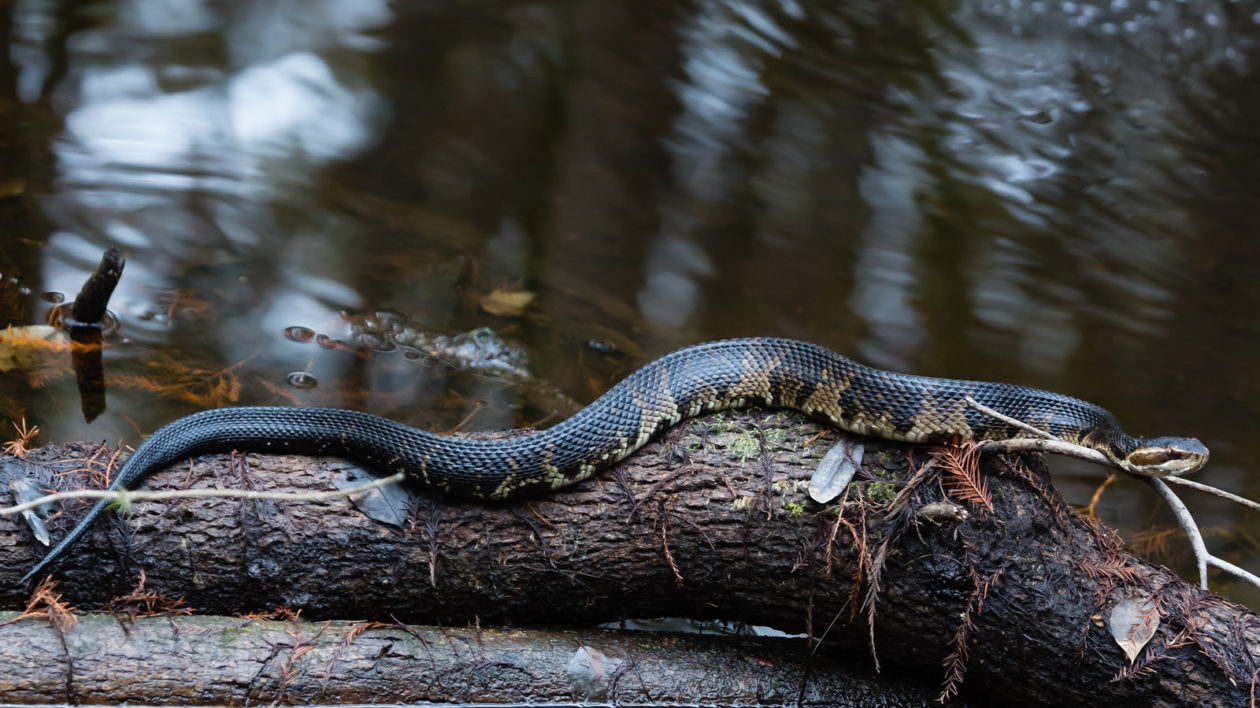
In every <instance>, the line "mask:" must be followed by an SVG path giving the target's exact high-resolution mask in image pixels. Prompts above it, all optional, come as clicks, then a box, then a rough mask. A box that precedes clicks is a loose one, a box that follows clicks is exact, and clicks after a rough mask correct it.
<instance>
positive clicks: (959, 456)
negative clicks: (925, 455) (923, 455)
mask: <svg viewBox="0 0 1260 708" xmlns="http://www.w3.org/2000/svg"><path fill="white" fill-rule="evenodd" d="M932 455H933V457H935V458H936V463H937V464H938V465H940V467H941V469H943V470H945V486H946V487H948V488H949V492H950V494H952V495H954V496H955V497H957V498H959V499H961V500H963V501H967V502H971V503H972V504H975V505H977V506H982V507H984V508H985V509H987V510H988V511H990V512H992V511H993V495H992V494H990V493H989V483H988V480H986V479H985V477H984V474H983V473H982V472H981V471H980V453H979V452H978V448H977V447H976V445H975V444H974V443H970V442H968V443H962V444H958V445H945V446H942V447H940V448H939V449H937V450H936V451H934V452H933V453H932Z"/></svg>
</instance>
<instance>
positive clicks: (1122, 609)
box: [1109, 590, 1159, 664]
mask: <svg viewBox="0 0 1260 708" xmlns="http://www.w3.org/2000/svg"><path fill="white" fill-rule="evenodd" d="M1109 624H1110V628H1111V637H1112V638H1113V639H1115V640H1116V644H1119V645H1120V649H1121V650H1122V651H1124V655H1125V656H1127V657H1129V663H1130V664H1132V663H1133V660H1134V659H1136V658H1137V655H1138V654H1140V653H1141V652H1142V647H1145V646H1146V643H1147V642H1149V641H1150V640H1151V637H1153V636H1155V630H1156V629H1159V608H1157V607H1156V606H1155V601H1154V600H1153V599H1151V596H1150V595H1148V594H1146V593H1145V592H1142V591H1140V590H1130V591H1128V592H1126V593H1125V594H1123V595H1121V597H1120V599H1119V600H1117V601H1116V604H1115V605H1113V606H1112V607H1111V620H1110V623H1109Z"/></svg>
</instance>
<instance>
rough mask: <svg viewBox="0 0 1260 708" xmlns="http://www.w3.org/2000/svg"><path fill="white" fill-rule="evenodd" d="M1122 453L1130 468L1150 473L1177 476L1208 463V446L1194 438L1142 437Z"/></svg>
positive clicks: (1125, 466) (1127, 466)
mask: <svg viewBox="0 0 1260 708" xmlns="http://www.w3.org/2000/svg"><path fill="white" fill-rule="evenodd" d="M1137 442H1138V445H1137V447H1135V448H1133V450H1131V451H1130V452H1129V454H1127V455H1125V456H1124V463H1123V466H1124V468H1125V469H1127V470H1128V471H1130V472H1135V473H1137V474H1144V475H1148V476H1151V477H1180V476H1181V475H1184V474H1190V473H1191V472H1197V471H1198V470H1199V468H1201V467H1203V465H1205V464H1207V461H1208V449H1207V446H1205V445H1204V444H1203V443H1201V442H1199V441H1198V439H1196V438H1170V437H1162V438H1145V439H1142V440H1138V441H1137Z"/></svg>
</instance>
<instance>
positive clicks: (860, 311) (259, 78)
mask: <svg viewBox="0 0 1260 708" xmlns="http://www.w3.org/2000/svg"><path fill="white" fill-rule="evenodd" d="M824 8H825V9H824ZM0 9H2V10H3V12H2V13H0V38H3V41H4V42H5V43H6V51H5V52H3V53H0V246H2V248H0V273H3V275H4V287H3V292H0V316H2V317H3V320H2V321H0V326H3V325H6V324H10V323H12V324H14V325H18V326H21V325H25V324H31V323H39V322H43V321H44V320H45V319H46V317H47V315H48V311H49V310H50V309H51V307H52V305H51V304H50V303H49V302H48V300H47V298H46V297H41V295H43V294H45V293H55V292H61V293H66V294H67V295H68V296H70V297H73V294H74V292H76V291H77V290H78V288H79V286H80V284H81V283H82V281H83V279H84V278H85V276H86V275H87V273H89V272H90V271H91V269H92V268H93V267H94V265H95V263H96V261H97V259H98V258H99V257H100V255H101V252H102V250H103V249H104V248H105V247H106V246H107V245H110V244H114V245H117V246H119V247H120V248H121V249H122V250H123V251H124V252H125V255H126V257H127V259H128V264H127V269H126V273H125V277H124V279H123V282H122V284H121V286H120V287H119V289H118V292H117V293H116V294H115V297H114V300H113V302H112V305H111V309H112V311H113V313H114V314H115V315H116V317H117V320H118V329H117V330H116V331H114V332H112V333H111V334H110V335H109V336H108V337H107V343H108V345H109V346H108V348H107V350H106V370H107V374H106V376H107V377H106V382H107V385H108V391H109V393H108V399H107V401H108V406H109V407H108V410H107V411H106V413H105V414H104V415H102V416H101V417H99V418H97V419H96V420H95V421H93V422H92V423H90V424H87V423H85V422H84V420H83V416H82V415H81V414H80V413H79V400H78V392H77V388H76V384H75V381H74V378H73V375H72V374H71V372H70V369H69V367H68V365H67V364H65V362H62V361H60V360H57V361H42V362H41V363H40V364H39V366H38V367H37V369H36V370H35V371H32V370H30V369H29V368H25V369H24V368H19V369H14V370H11V371H8V372H5V373H0V425H3V426H4V428H5V429H6V432H5V434H4V435H3V436H7V434H8V428H9V421H10V420H17V419H20V418H21V417H23V416H25V418H26V419H27V420H28V421H29V422H32V423H35V424H37V425H39V427H40V428H41V430H42V434H41V436H40V437H39V438H38V439H37V441H65V440H71V439H88V440H106V441H110V442H119V441H121V442H125V443H128V444H133V445H134V444H136V443H138V442H139V441H140V440H142V439H143V436H144V435H146V434H148V433H149V432H151V431H153V430H154V429H156V428H157V427H159V426H160V425H161V424H163V423H165V422H167V421H169V420H171V419H173V418H175V417H177V416H179V415H182V414H185V413H189V412H192V411H193V410H196V409H197V408H199V407H203V406H207V405H228V404H252V403H265V404H284V405H290V404H303V405H313V404H319V405H344V406H350V407H355V408H360V409H364V410H369V411H372V412H375V413H379V414H382V415H388V416H391V417H395V418H398V419H400V420H404V421H406V422H409V423H412V424H415V425H420V426H424V427H427V428H432V429H436V430H447V429H450V428H453V427H455V426H457V425H461V424H462V425H463V427H464V428H467V429H485V428H500V427H508V426H512V425H520V424H528V423H539V422H542V423H544V424H545V423H546V422H548V421H549V420H553V419H554V418H555V416H556V413H555V412H554V411H553V410H549V409H548V407H547V406H546V405H540V404H537V403H536V402H531V401H529V400H524V399H518V396H517V392H516V390H515V389H514V388H513V387H512V386H510V385H504V384H502V383H496V382H495V381H493V380H492V379H487V377H485V376H482V375H472V376H469V375H464V374H460V373H458V372H454V371H452V369H451V368H450V367H449V366H448V365H446V364H444V363H443V362H442V361H439V360H434V359H433V358H431V357H425V356H421V357H417V358H411V357H408V356H407V355H406V352H404V351H402V350H395V351H392V352H381V351H373V350H364V349H362V348H360V347H358V346H357V345H356V342H355V340H354V339H353V338H352V337H351V336H350V335H351V334H352V332H351V326H352V325H353V323H354V322H355V321H356V320H354V318H353V317H352V316H351V315H354V314H356V313H371V312H376V311H388V312H391V313H396V314H397V316H399V317H405V318H406V320H407V321H408V322H409V323H411V324H412V325H413V326H415V327H419V328H423V329H425V330H426V331H432V332H442V333H448V334H451V333H458V332H465V331H469V330H473V329H476V328H480V327H489V328H491V329H492V330H493V331H494V332H495V333H497V334H498V335H500V336H502V337H504V338H508V339H510V340H511V341H514V342H518V343H520V345H521V346H523V347H524V348H525V349H526V350H527V351H528V352H529V354H530V356H531V359H530V364H529V370H530V371H531V373H532V375H533V376H535V377H537V380H539V381H543V382H546V383H547V384H548V385H549V386H554V387H556V388H557V389H558V390H560V391H563V392H564V393H565V394H566V395H567V396H569V397H571V398H573V399H576V400H577V401H579V402H585V401H588V400H590V399H591V398H593V397H595V396H596V395H598V394H599V393H600V392H601V391H602V390H604V389H605V388H607V387H608V386H609V385H610V384H611V382H613V381H615V380H616V379H617V378H619V377H620V376H622V375H624V374H625V373H626V372H628V371H629V370H631V369H632V368H633V367H635V366H637V365H639V364H641V363H643V362H645V361H647V360H649V359H651V358H652V357H654V356H656V355H658V354H660V353H663V352H665V351H667V350H669V349H672V348H674V347H677V346H681V345H685V344H688V343H693V342H696V341H700V340H705V339H711V338H716V337H727V336H742V335H779V336H789V337H797V338H801V339H808V340H812V341H815V342H818V343H820V344H823V345H826V346H828V347H831V348H833V349H835V350H837V351H840V352H843V353H846V354H849V355H850V356H853V357H855V358H857V359H859V360H862V361H864V362H867V363H870V364H874V365H877V366H881V367H886V368H891V369H897V370H902V371H911V372H915V373H921V374H930V375H938V376H949V377H959V378H980V379H990V380H1002V381H1009V382H1014V383H1020V384H1027V385H1033V386H1039V387H1043V388H1050V389H1054V390H1056V391H1060V392H1063V393H1067V394H1071V395H1076V396H1079V397H1083V398H1086V399H1089V400H1092V401H1095V402H1097V403H1099V404H1101V405H1104V406H1105V407H1107V408H1109V409H1111V410H1112V411H1113V412H1115V413H1116V414H1117V415H1118V416H1119V417H1120V419H1121V420H1122V421H1123V422H1124V424H1125V426H1126V427H1127V428H1128V429H1129V431H1130V432H1132V433H1135V434H1177V435H1195V436H1198V437H1200V438H1202V439H1203V440H1204V442H1205V443H1206V444H1207V445H1208V446H1209V447H1210V448H1211V449H1212V453H1213V457H1212V462H1211V464H1210V466H1209V468H1208V469H1207V470H1205V471H1204V472H1203V473H1201V480H1202V481H1206V482H1208V483H1211V484H1215V485H1218V486H1222V487H1225V488H1227V489H1230V490H1233V491H1236V492H1239V493H1243V494H1246V495H1249V496H1252V497H1256V496H1260V482H1257V479H1258V476H1257V474H1256V473H1255V470H1256V468H1257V464H1258V463H1260V455H1258V454H1257V452H1256V451H1253V450H1252V449H1251V444H1250V442H1251V440H1252V439H1253V438H1254V437H1255V435H1256V433H1257V431H1260V415H1258V413H1260V383H1257V380H1258V378H1257V373H1258V372H1260V318H1258V317H1257V307H1258V305H1260V286H1258V284H1257V283H1258V281H1260V220H1258V219H1257V218H1256V215H1255V214H1256V211H1255V208H1256V207H1255V204H1256V194H1257V187H1258V186H1260V91H1257V90H1256V87H1257V86H1258V85H1260V83H1258V82H1257V74H1258V73H1260V52H1258V47H1257V45H1258V42H1257V40H1258V39H1260V3H1258V2H1257V1H1256V0H1239V1H1237V2H1234V1H1232V0H1226V1H1220V2H1169V1H1167V0H1150V1H1149V2H1141V1H1139V0H1112V1H1110V2H1098V3H1084V2H1075V1H1064V2H1044V1H1037V2H1029V1H1028V0H1006V1H1004V2H961V3H940V2H930V1H919V2H905V3H889V2H883V1H867V2H845V3H817V4H815V3H801V2H793V1H791V0H775V1H771V0H748V1H746V2H736V1H733V0H732V1H729V2H664V1H660V0H638V1H636V2H634V3H593V2H580V1H574V2H561V1H556V0H553V1H548V2H397V3H392V2H386V1H384V0H270V1H263V2H237V3H220V2H214V3H211V2H197V1H193V0H167V1H160V0H153V1H146V0H127V1H124V0H116V1H115V0H111V1H107V2H105V1H103V2H62V3H53V2H40V1H35V0H0ZM495 290H506V291H524V292H529V293H532V294H534V296H535V299H534V301H533V302H532V303H531V304H530V306H529V307H528V309H526V310H525V311H524V312H523V313H521V314H516V315H506V316H505V315H495V314H491V312H488V311H487V309H486V307H484V306H483V302H484V301H483V298H484V296H486V295H487V294H488V293H491V292H493V291H495ZM342 313H349V314H342ZM289 327H305V328H309V329H310V330H312V331H313V332H317V333H320V334H326V335H328V336H329V337H330V338H332V339H342V340H344V341H345V342H346V343H345V344H344V345H342V346H337V345H335V344H334V345H332V346H330V347H328V348H325V347H323V346H320V345H319V344H317V343H315V342H312V341H305V342H304V341H298V340H300V339H301V338H300V337H296V338H295V337H289V336H286V335H285V330H286V328H289ZM0 354H2V353H0ZM294 372H307V373H308V375H309V376H310V379H309V380H311V381H315V382H317V385H315V386H314V387H313V388H304V387H301V386H298V385H294V383H293V381H294V380H295V379H294V377H292V376H290V375H291V374H293V373H294ZM465 373H466V372H465ZM3 436H0V437H3ZM1056 470H1057V471H1058V475H1057V477H1056V483H1057V484H1058V486H1059V487H1060V489H1061V490H1063V492H1064V493H1065V495H1067V497H1068V498H1069V500H1070V501H1072V502H1074V503H1079V504H1084V503H1086V502H1088V500H1089V498H1090V495H1091V494H1092V492H1093V490H1094V488H1095V487H1096V486H1097V485H1098V484H1099V483H1100V482H1101V481H1102V479H1103V473H1102V472H1101V471H1099V470H1097V469H1094V468H1091V467H1089V466H1087V465H1084V464H1079V463H1073V462H1070V461H1064V462H1062V463H1059V464H1057V465H1056ZM1189 501H1190V503H1191V506H1192V509H1193V510H1194V511H1195V513H1196V514H1197V515H1198V517H1199V518H1200V521H1201V523H1203V525H1204V526H1205V531H1206V532H1207V534H1208V536H1209V543H1210V544H1211V546H1212V548H1213V549H1214V550H1216V551H1217V552H1218V553H1219V554H1221V555H1223V556H1225V557H1227V558H1229V559H1231V560H1234V561H1236V562H1239V563H1240V564H1242V565H1244V566H1247V567H1249V568H1250V569H1251V570H1253V571H1257V570H1260V547H1258V546H1257V543H1256V541H1255V537H1256V535H1257V534H1260V518H1257V515H1256V514H1247V513H1244V512H1243V511H1241V510H1240V509H1238V508H1236V507H1232V506H1229V505H1227V504H1224V503H1222V502H1219V501H1217V500H1215V499H1212V498H1206V497H1202V496H1198V495H1196V496H1193V497H1192V498H1190V499H1189ZM1098 510H1099V513H1100V515H1101V516H1102V517H1103V518H1104V520H1106V521H1107V522H1108V523H1109V524H1111V525H1113V526H1115V527H1117V528H1119V529H1120V530H1121V531H1122V532H1123V533H1124V534H1125V536H1126V538H1128V539H1130V540H1132V539H1135V538H1138V539H1140V538H1142V537H1141V536H1140V535H1139V534H1140V533H1143V532H1146V533H1150V532H1152V531H1159V530H1163V529H1167V528H1169V526H1170V523H1171V522H1170V520H1169V517H1168V516H1167V515H1166V514H1165V513H1164V512H1163V511H1162V509H1161V504H1160V502H1159V501H1158V500H1157V498H1156V497H1155V496H1154V495H1153V494H1152V493H1151V492H1150V491H1149V490H1148V489H1146V488H1145V487H1143V486H1141V485H1140V484H1137V483H1135V482H1131V481H1127V480H1122V481H1121V482H1119V483H1118V484H1117V485H1115V486H1113V487H1111V488H1109V489H1108V490H1107V491H1106V493H1105V494H1104V496H1103V498H1102V501H1101V503H1100V504H1099V506H1098ZM1143 550H1146V551H1147V552H1148V553H1150V554H1152V555H1154V557H1156V559H1158V560H1164V561H1165V562H1169V563H1173V564H1182V565H1180V566H1179V567H1182V568H1183V569H1184V567H1185V566H1184V560H1183V559H1184V543H1183V541H1182V538H1181V536H1180V534H1179V533H1174V534H1172V535H1171V536H1170V537H1169V538H1168V547H1167V549H1166V550H1167V552H1166V553H1164V554H1159V553H1157V551H1158V550H1159V549H1149V548H1144V549H1143ZM1214 588H1216V589H1218V590H1223V591H1225V592H1227V593H1228V594H1230V595H1231V596H1233V597H1236V598H1239V599H1241V600H1244V601H1247V602H1249V603H1250V604H1251V605H1252V606H1256V605H1257V602H1260V594H1258V593H1256V592H1254V591H1251V590H1248V589H1246V588H1243V587H1240V586H1239V585H1238V584H1237V583H1234V582H1231V581H1229V580H1228V579H1225V578H1217V579H1216V580H1214Z"/></svg>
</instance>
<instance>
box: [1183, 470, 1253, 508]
mask: <svg viewBox="0 0 1260 708" xmlns="http://www.w3.org/2000/svg"><path fill="white" fill-rule="evenodd" d="M1164 481H1165V482H1173V483H1174V484H1180V485H1181V486H1183V487H1189V488H1191V489H1197V490H1199V491H1200V492H1207V493H1208V494H1215V495H1216V496H1218V497H1221V498H1222V499H1228V500H1230V501H1232V502H1234V503H1235V504H1242V505H1243V506H1245V507H1247V508H1249V509H1254V510H1256V511H1260V503H1257V502H1254V501H1252V500H1250V499H1248V498H1246V497H1240V496H1238V495H1237V494H1232V493H1230V492H1227V491H1225V490H1224V489H1218V488H1216V487H1213V486H1211V485H1207V484H1203V483H1202V482H1195V481H1194V480H1189V479H1186V478H1184V477H1164Z"/></svg>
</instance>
